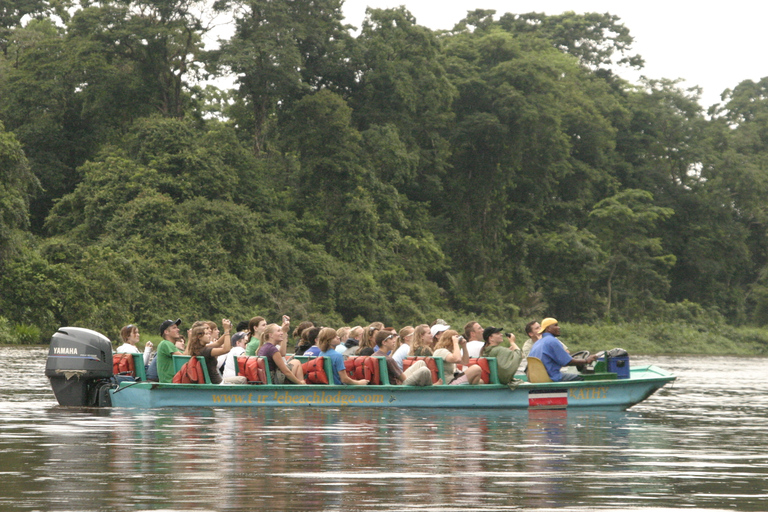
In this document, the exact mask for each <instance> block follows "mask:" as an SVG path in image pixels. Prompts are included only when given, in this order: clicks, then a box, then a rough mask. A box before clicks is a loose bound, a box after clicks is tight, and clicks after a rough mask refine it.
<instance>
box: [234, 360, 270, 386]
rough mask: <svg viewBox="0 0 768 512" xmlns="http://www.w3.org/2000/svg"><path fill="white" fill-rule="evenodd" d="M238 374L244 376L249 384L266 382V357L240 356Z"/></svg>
mask: <svg viewBox="0 0 768 512" xmlns="http://www.w3.org/2000/svg"><path fill="white" fill-rule="evenodd" d="M237 374H238V375H242V376H244V377H245V378H246V380H247V381H248V384H266V383H267V371H266V367H265V365H264V358H262V357H257V356H250V357H248V356H244V357H238V358H237Z"/></svg>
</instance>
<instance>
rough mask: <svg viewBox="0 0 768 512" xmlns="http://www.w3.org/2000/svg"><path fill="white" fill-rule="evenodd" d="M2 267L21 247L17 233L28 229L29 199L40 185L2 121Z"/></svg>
mask: <svg viewBox="0 0 768 512" xmlns="http://www.w3.org/2000/svg"><path fill="white" fill-rule="evenodd" d="M0 183H2V187H0V268H2V264H3V261H4V259H5V257H6V256H7V255H8V253H9V252H11V251H13V250H15V249H16V247H17V245H18V241H17V240H16V238H17V233H18V232H21V231H23V230H26V229H27V228H28V227H29V198H30V196H31V195H32V193H33V192H34V191H35V189H36V188H37V187H38V186H39V183H38V181H37V179H36V178H35V176H34V175H33V174H32V173H31V172H30V169H29V164H28V162H27V159H26V157H25V155H24V151H22V149H21V144H19V142H18V141H17V140H16V137H14V136H13V134H12V133H8V132H6V131H5V127H4V126H3V123H2V122H0Z"/></svg>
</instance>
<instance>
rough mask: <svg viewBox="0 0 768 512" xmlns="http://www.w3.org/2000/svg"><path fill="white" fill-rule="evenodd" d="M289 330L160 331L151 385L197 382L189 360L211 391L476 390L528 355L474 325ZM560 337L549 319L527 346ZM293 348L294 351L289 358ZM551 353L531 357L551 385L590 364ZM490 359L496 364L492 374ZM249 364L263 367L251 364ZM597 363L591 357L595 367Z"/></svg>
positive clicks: (132, 332) (259, 323) (134, 334)
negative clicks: (269, 387) (317, 386)
mask: <svg viewBox="0 0 768 512" xmlns="http://www.w3.org/2000/svg"><path fill="white" fill-rule="evenodd" d="M290 323H291V322H290V317H288V316H287V315H284V316H283V317H282V322H281V323H280V324H277V323H272V324H267V320H266V319H265V318H264V317H261V316H256V317H253V318H251V319H250V320H249V321H248V322H241V323H240V324H238V327H237V329H238V330H237V332H233V330H234V329H233V325H232V322H230V321H229V320H228V319H222V321H221V329H222V331H221V332H220V331H219V327H218V325H217V324H216V323H215V322H212V321H196V322H194V323H193V324H192V326H191V327H190V328H189V329H188V330H187V339H186V340H185V339H184V337H183V336H182V335H181V329H180V325H181V319H177V320H175V321H174V320H166V321H164V322H163V323H162V324H161V326H160V329H159V334H160V336H161V337H162V338H163V339H162V341H161V342H160V343H159V344H158V346H157V350H156V351H155V352H154V353H152V354H150V351H151V349H152V344H151V343H150V342H148V343H147V344H146V347H149V348H145V352H144V356H145V359H144V363H145V364H146V368H145V370H146V371H145V373H146V379H147V380H150V381H157V382H161V383H171V382H179V381H183V382H191V381H194V379H192V380H190V378H189V377H188V376H187V378H186V380H182V377H180V375H179V374H180V373H181V372H182V371H184V372H192V371H196V370H193V369H192V367H195V368H197V366H196V363H195V364H193V363H194V362H192V361H189V358H200V360H199V362H200V363H202V364H201V367H202V366H203V365H204V366H205V368H204V370H201V371H203V372H204V373H205V374H206V382H210V383H212V384H220V383H223V384H245V383H269V384H311V383H315V382H317V381H320V382H323V383H328V384H337V385H368V384H377V383H380V382H382V381H383V380H384V379H383V378H382V375H386V376H387V380H388V382H389V383H390V384H393V385H398V384H401V385H407V386H433V385H449V386H461V385H467V386H474V385H481V384H484V383H489V382H490V377H489V375H490V374H491V373H493V375H494V378H493V380H494V382H498V383H500V384H507V383H509V382H511V381H512V380H513V379H514V376H515V374H517V373H518V372H519V371H520V369H522V368H523V367H524V366H525V365H524V364H521V363H522V360H523V354H522V352H521V350H520V349H519V348H518V346H517V345H516V343H515V336H514V334H511V333H510V334H508V336H509V347H506V346H503V345H502V341H503V339H504V338H503V335H502V332H503V329H502V328H497V327H487V328H483V327H482V326H481V325H480V324H479V323H478V322H476V321H471V322H468V323H467V324H466V325H465V326H464V329H463V335H462V334H460V333H459V332H458V331H457V330H455V329H451V327H450V326H449V325H447V324H446V323H445V322H444V321H442V320H437V321H436V322H434V323H432V324H431V325H428V324H420V325H417V326H411V325H407V326H404V327H402V328H401V329H400V330H396V329H395V328H393V327H386V326H385V324H384V323H382V322H373V323H371V324H369V325H367V326H360V325H356V326H343V327H340V328H339V329H338V330H337V329H333V328H330V327H321V326H315V325H314V324H313V323H312V322H309V321H304V322H301V323H300V325H299V326H298V327H297V328H296V329H295V330H294V331H293V333H292V334H293V340H291V337H290V334H289V333H290ZM529 327H531V329H530V331H529ZM556 330H557V321H556V320H554V319H551V318H546V319H544V320H542V323H541V324H539V323H538V322H537V321H533V322H529V324H528V326H526V331H528V332H527V334H528V335H529V337H530V339H529V340H528V342H527V343H528V344H530V345H532V346H533V347H537V345H536V342H537V340H538V339H539V338H540V337H541V334H542V333H544V334H545V335H551V334H552V332H551V331H556ZM538 331H541V332H538ZM557 332H559V331H557ZM120 335H121V338H122V340H123V345H121V346H120V348H119V349H118V350H117V352H118V353H120V352H125V353H136V354H138V353H139V349H138V348H136V344H137V343H138V342H139V331H138V328H137V327H136V326H134V325H128V326H126V327H124V328H123V329H122V330H121V333H120ZM291 341H292V342H293V345H294V347H295V348H294V349H293V351H292V353H289V349H288V345H289V342H291ZM548 352H552V351H551V350H550V351H546V350H545V351H542V350H540V349H538V350H532V353H533V354H539V355H541V356H542V357H544V358H545V359H544V361H543V362H542V364H543V366H544V367H545V368H546V369H547V371H548V372H551V375H550V380H559V379H562V378H563V377H559V378H558V375H557V373H559V367H557V372H555V370H554V369H551V368H554V367H555V366H557V365H560V363H563V364H562V365H561V366H567V365H575V364H584V363H586V362H587V361H584V360H581V359H576V360H574V361H575V362H571V361H566V359H568V358H569V357H570V356H567V355H566V356H563V353H566V354H567V352H566V349H564V348H563V349H562V350H557V351H555V352H554V353H555V356H557V357H558V358H559V359H558V360H557V361H553V360H549V359H546V357H547V355H548ZM150 356H151V357H150ZM180 356H188V357H187V359H183V358H181V357H180ZM136 357H137V358H138V356H136ZM370 357H375V358H376V361H370V362H364V359H365V358H370ZM487 358H491V359H493V366H494V370H493V372H491V370H490V364H489V362H488V360H487ZM250 359H259V360H260V362H253V361H251V362H249V360H250ZM314 359H318V361H314ZM326 359H327V360H328V361H329V364H328V365H327V366H325V363H324V362H323V361H324V360H326ZM379 359H381V362H379V361H378V360H379ZM438 360H439V363H438V362H437V361H438ZM592 360H593V358H590V361H589V362H591V361H592ZM179 361H187V362H189V366H187V365H185V366H182V368H181V369H180V368H179V364H180V363H179ZM139 364H140V363H139ZM378 365H381V366H380V367H379V366H378ZM374 366H375V367H376V368H374ZM438 367H439V368H438ZM374 376H377V377H376V378H374ZM566 378H571V377H566ZM174 379H175V380H174Z"/></svg>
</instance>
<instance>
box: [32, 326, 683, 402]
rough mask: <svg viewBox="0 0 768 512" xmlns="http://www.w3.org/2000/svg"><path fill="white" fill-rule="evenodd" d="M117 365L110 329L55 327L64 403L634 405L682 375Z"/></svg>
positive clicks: (53, 363)
mask: <svg viewBox="0 0 768 512" xmlns="http://www.w3.org/2000/svg"><path fill="white" fill-rule="evenodd" d="M112 372H113V366H112V348H111V344H110V342H109V340H108V339H107V338H106V337H104V336H103V335H101V334H99V333H97V332H95V331H90V330H88V329H80V328H76V327H67V328H62V329H59V331H58V332H57V333H56V334H54V337H53V339H52V340H51V348H50V350H49V354H48V360H47V363H46V375H47V376H48V377H49V378H50V380H51V386H52V387H53V390H54V394H55V395H56V398H57V400H58V401H59V403H60V404H62V405H77V406H88V405H96V406H108V405H111V406H114V407H135V408H155V407H184V406H203V407H301V406H307V407H436V408H440V407H451V408H500V409H565V408H568V409H573V408H599V409H627V408H628V407H631V406H633V405H635V404H637V403H638V402H641V401H643V400H645V399H646V398H648V397H649V396H650V395H651V394H653V393H654V392H655V391H656V390H658V389H660V388H661V387H663V386H664V385H665V384H667V383H668V382H671V381H673V380H674V379H675V376H674V375H672V374H670V373H668V372H666V371H664V370H662V369H660V368H658V367H656V366H645V367H640V368H633V369H632V370H631V371H630V375H629V378H627V379H615V378H614V379H607V378H606V379H601V378H599V377H598V376H593V377H598V379H593V380H588V381H571V382H548V383H535V384H534V383H529V382H525V381H523V382H514V383H513V384H512V385H509V386H507V385H502V384H484V385H481V386H431V387H416V386H393V385H387V384H384V385H375V386H374V385H369V386H336V385H301V386H298V385H270V384H265V385H234V384H231V385H213V384H165V383H158V382H142V381H128V382H126V381H121V382H116V381H115V380H114V376H113V373H112ZM521 377H522V378H524V376H521Z"/></svg>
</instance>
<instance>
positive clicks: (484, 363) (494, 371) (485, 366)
mask: <svg viewBox="0 0 768 512" xmlns="http://www.w3.org/2000/svg"><path fill="white" fill-rule="evenodd" d="M473 364H476V365H478V366H479V367H480V369H481V370H482V371H483V372H482V374H481V375H480V380H481V381H483V384H500V382H499V367H498V363H497V362H496V358H495V357H470V358H469V365H470V366H472V365H473Z"/></svg>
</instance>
